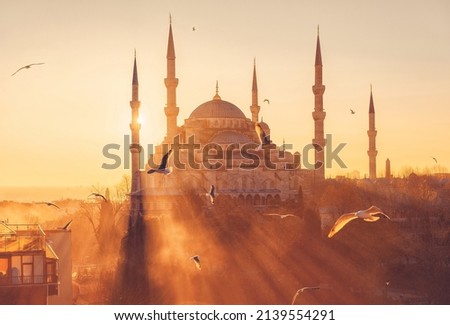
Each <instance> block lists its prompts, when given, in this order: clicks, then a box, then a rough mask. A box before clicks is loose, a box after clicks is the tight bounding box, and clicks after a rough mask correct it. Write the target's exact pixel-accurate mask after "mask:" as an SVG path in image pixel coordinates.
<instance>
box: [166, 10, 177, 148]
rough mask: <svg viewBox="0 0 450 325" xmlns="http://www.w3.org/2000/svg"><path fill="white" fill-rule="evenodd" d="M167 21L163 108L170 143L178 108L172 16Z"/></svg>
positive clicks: (175, 129)
mask: <svg viewBox="0 0 450 325" xmlns="http://www.w3.org/2000/svg"><path fill="white" fill-rule="evenodd" d="M169 19H170V21H169V40H168V43H167V56H166V58H167V77H166V78H165V79H164V84H165V85H166V89H167V104H166V107H165V108H164V112H165V114H166V119H167V134H166V141H165V142H167V143H172V142H173V138H174V137H175V135H176V134H177V130H178V126H177V116H178V112H179V111H180V109H179V108H178V107H177V94H176V88H177V86H178V78H176V76H175V46H174V41H173V34H172V16H171V15H170V18H169Z"/></svg>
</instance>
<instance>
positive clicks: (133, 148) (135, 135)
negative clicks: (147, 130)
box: [130, 51, 142, 191]
mask: <svg viewBox="0 0 450 325" xmlns="http://www.w3.org/2000/svg"><path fill="white" fill-rule="evenodd" d="M131 84H132V91H131V101H130V106H131V123H130V129H131V145H130V152H131V175H132V177H133V176H134V175H135V174H136V172H139V170H140V169H141V167H142V166H140V157H139V156H140V152H141V149H142V148H141V145H140V143H139V131H140V129H141V123H139V107H140V106H141V102H140V101H139V82H138V73H137V64H136V51H135V52H134V66H133V80H132V83H131ZM132 186H133V184H132ZM131 190H132V191H133V189H131ZM135 190H137V189H135Z"/></svg>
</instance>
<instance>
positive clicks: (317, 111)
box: [312, 26, 326, 180]
mask: <svg viewBox="0 0 450 325" xmlns="http://www.w3.org/2000/svg"><path fill="white" fill-rule="evenodd" d="M314 68H315V83H314V85H313V86H312V91H313V93H314V112H313V113H312V117H313V119H314V139H313V140H312V141H313V145H315V146H314V147H315V148H316V150H315V164H316V165H317V164H320V167H319V165H317V167H316V169H315V178H316V179H317V180H323V179H325V166H324V164H325V158H324V150H325V149H324V147H325V138H324V130H323V121H324V119H325V115H326V113H325V112H324V111H323V93H324V92H325V86H324V85H323V84H322V54H321V52H320V40H319V26H317V45H316V62H315V64H314Z"/></svg>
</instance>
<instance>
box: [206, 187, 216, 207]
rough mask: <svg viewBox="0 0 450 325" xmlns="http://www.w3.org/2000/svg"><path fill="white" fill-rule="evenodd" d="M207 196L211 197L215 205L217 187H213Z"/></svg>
mask: <svg viewBox="0 0 450 325" xmlns="http://www.w3.org/2000/svg"><path fill="white" fill-rule="evenodd" d="M206 195H208V196H209V198H210V200H211V204H214V200H215V199H216V187H215V186H214V185H211V188H210V189H209V192H208V193H206Z"/></svg>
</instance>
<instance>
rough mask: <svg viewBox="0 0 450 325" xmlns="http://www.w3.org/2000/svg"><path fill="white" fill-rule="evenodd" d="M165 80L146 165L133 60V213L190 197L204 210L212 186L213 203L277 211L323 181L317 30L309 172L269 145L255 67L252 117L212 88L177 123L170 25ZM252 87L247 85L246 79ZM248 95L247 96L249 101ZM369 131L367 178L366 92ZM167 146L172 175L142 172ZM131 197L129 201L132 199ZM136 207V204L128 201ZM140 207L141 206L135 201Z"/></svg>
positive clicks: (160, 210)
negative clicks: (158, 136)
mask: <svg viewBox="0 0 450 325" xmlns="http://www.w3.org/2000/svg"><path fill="white" fill-rule="evenodd" d="M166 58H167V76H166V78H165V79H164V84H165V86H166V89H167V104H166V107H165V108H164V113H165V115H166V121H167V129H166V132H167V133H166V136H165V138H164V140H163V142H162V143H161V144H160V145H157V146H156V147H155V148H154V154H153V155H151V157H150V159H149V161H148V163H146V164H144V157H143V153H142V150H141V149H142V147H141V145H140V138H139V131H140V128H141V125H140V123H139V122H138V118H139V107H140V101H139V82H138V70H137V64H136V57H135V58H134V67H133V77H132V99H131V101H130V106H131V110H132V118H131V123H130V128H131V145H130V151H131V159H132V164H131V166H132V167H131V174H132V182H131V183H132V184H131V187H132V188H131V193H132V195H131V196H132V206H131V207H132V210H136V211H137V210H139V209H141V207H142V205H141V204H142V202H145V208H144V210H145V211H146V214H150V215H161V214H164V211H169V210H170V209H172V208H174V205H175V204H176V202H177V200H176V198H177V197H179V196H181V195H183V194H186V193H191V194H192V193H195V194H198V195H201V196H203V197H205V205H208V204H211V203H210V202H209V200H208V199H207V195H206V193H207V192H208V191H209V188H210V186H211V185H214V186H215V188H216V192H217V201H218V202H220V199H221V198H223V197H227V198H230V199H233V200H236V204H246V205H252V206H255V207H261V208H264V207H266V206H274V205H275V206H276V205H279V204H281V203H282V202H283V203H284V202H293V203H295V202H298V200H299V199H301V198H303V197H308V196H310V195H311V194H312V189H313V188H314V187H315V186H316V185H317V184H320V183H321V181H323V180H324V179H325V170H324V166H323V163H324V158H325V157H324V151H325V150H324V147H325V144H326V140H325V137H324V119H325V116H326V113H325V111H324V108H323V94H324V91H325V86H324V85H323V84H322V56H321V49H320V39H319V33H317V44H316V53H315V83H314V85H313V86H312V91H313V94H314V111H313V112H312V117H313V121H314V139H312V144H311V147H312V150H313V151H314V156H315V168H304V166H303V167H302V166H301V164H300V161H301V156H300V153H298V152H295V153H291V152H288V151H287V150H285V148H284V145H281V146H278V145H276V144H275V143H273V142H272V141H270V127H269V125H268V124H267V123H266V122H263V121H260V117H259V112H260V106H259V99H258V86H257V76H256V75H257V74H256V63H254V65H253V80H252V82H251V98H252V101H251V105H250V111H249V112H248V113H250V114H251V118H249V117H247V116H246V114H245V113H244V112H245V111H243V110H241V109H240V108H239V107H237V106H236V105H234V104H232V103H230V102H228V101H226V100H224V99H222V98H221V96H220V94H219V86H218V84H217V83H216V91H215V94H214V95H213V96H212V99H211V100H210V101H207V102H205V103H202V104H200V105H199V106H198V107H197V108H195V109H194V110H193V111H192V113H191V114H190V116H189V118H187V119H185V121H184V124H182V125H179V124H178V121H177V117H178V113H179V107H178V106H177V100H176V99H177V96H176V89H177V85H178V78H177V76H176V74H175V71H176V69H175V45H174V39H173V33H172V23H171V22H170V24H169V37H168V46H167V56H166ZM249 90H250V80H249ZM249 97H250V96H249ZM369 116H370V129H369V132H368V134H369V139H370V141H369V143H370V146H369V152H368V154H369V158H370V168H371V169H370V172H371V177H372V176H373V177H375V176H374V175H375V157H376V149H375V136H376V131H375V119H374V110H373V101H372V94H371V102H370V110H369ZM257 123H259V124H260V126H261V128H262V129H263V130H264V132H265V133H266V134H267V135H268V138H269V139H268V140H269V141H268V143H267V144H261V143H260V139H259V138H258V135H257V133H256V132H255V125H256V124H257ZM170 148H172V151H173V152H172V154H171V156H170V158H169V163H168V164H169V165H170V168H173V171H172V172H171V173H170V174H168V175H166V174H160V173H152V174H148V173H147V171H148V170H149V169H150V168H151V167H152V168H157V167H158V164H159V162H160V160H161V158H162V156H163V155H164V154H165V153H167V152H168V151H169V149H170ZM133 198H134V200H133ZM133 202H134V203H133ZM139 202H141V203H139Z"/></svg>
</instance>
